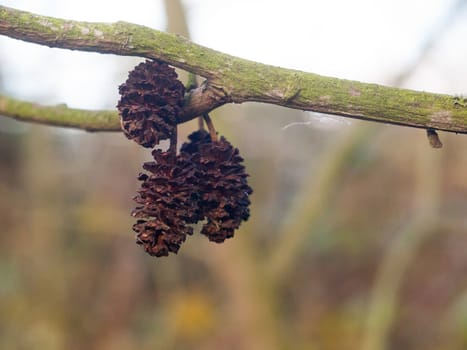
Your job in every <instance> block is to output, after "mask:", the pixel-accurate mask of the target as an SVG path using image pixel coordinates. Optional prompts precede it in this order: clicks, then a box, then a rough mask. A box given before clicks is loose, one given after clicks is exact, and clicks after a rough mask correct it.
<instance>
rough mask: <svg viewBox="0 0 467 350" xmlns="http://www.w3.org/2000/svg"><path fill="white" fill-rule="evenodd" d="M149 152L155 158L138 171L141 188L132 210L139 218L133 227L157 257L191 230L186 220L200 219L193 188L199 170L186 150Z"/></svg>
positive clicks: (177, 244)
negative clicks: (139, 172) (181, 152)
mask: <svg viewBox="0 0 467 350" xmlns="http://www.w3.org/2000/svg"><path fill="white" fill-rule="evenodd" d="M152 154H153V157H154V160H155V161H154V162H147V163H144V164H143V168H144V169H145V170H147V171H148V172H149V174H145V173H142V174H140V175H139V180H140V181H142V184H141V189H140V190H139V191H138V195H137V196H136V197H135V198H134V200H135V201H136V202H137V203H138V204H139V205H138V206H137V207H136V209H135V210H134V211H133V213H132V215H133V216H135V217H137V218H139V219H138V221H137V222H136V224H134V225H133V230H134V231H135V232H136V234H137V235H136V239H137V240H136V242H137V243H138V244H141V245H143V247H144V249H145V250H146V252H147V253H149V254H150V255H154V256H157V257H159V256H167V255H168V254H169V252H172V253H177V252H178V250H179V248H180V245H181V244H182V243H183V242H184V241H185V239H186V236H187V235H191V234H192V233H193V228H192V227H190V226H188V224H191V223H196V222H198V221H199V220H200V219H201V214H200V211H199V208H198V204H197V202H198V199H199V198H198V197H197V192H196V189H197V188H198V179H199V174H198V171H197V169H196V168H195V166H194V163H193V162H192V161H191V156H190V155H188V154H185V155H180V156H175V155H174V154H173V153H171V152H162V151H160V150H154V151H153V152H152Z"/></svg>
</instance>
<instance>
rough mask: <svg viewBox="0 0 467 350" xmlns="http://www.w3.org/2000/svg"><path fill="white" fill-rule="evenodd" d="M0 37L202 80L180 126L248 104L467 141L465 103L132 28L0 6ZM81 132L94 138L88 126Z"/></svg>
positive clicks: (446, 97) (457, 99)
mask: <svg viewBox="0 0 467 350" xmlns="http://www.w3.org/2000/svg"><path fill="white" fill-rule="evenodd" d="M0 34H2V35H6V36H9V37H11V38H16V39H20V40H24V41H28V42H33V43H37V44H41V45H46V46H49V47H58V48H65V49H72V50H81V51H92V52H100V53H111V54H116V55H126V56H141V57H147V58H152V59H159V60H162V61H165V62H167V63H169V64H171V65H173V66H175V67H178V68H181V69H184V70H187V71H189V72H192V73H194V74H197V75H200V76H203V77H205V78H206V79H207V81H206V82H205V84H204V85H203V86H202V87H200V88H199V90H198V91H197V93H196V94H195V95H193V96H190V97H188V100H187V103H188V105H187V107H186V110H187V111H190V112H186V113H184V115H183V116H182V117H181V118H180V121H187V120H190V119H192V118H194V117H196V116H197V115H201V114H203V113H207V112H209V111H210V110H212V109H214V108H216V107H218V106H220V105H222V104H225V103H229V102H235V103H242V102H248V101H251V102H265V103H271V104H276V105H281V106H285V107H288V108H295V109H301V110H307V111H316V112H322V113H327V114H335V115H341V116H344V117H350V118H356V119H364V120H371V121H376V122H383V123H391V124H399V125H404V126H411V127H418V128H425V129H426V128H431V129H438V130H444V131H450V132H458V133H467V99H465V98H460V97H454V96H449V95H443V94H434V93H427V92H419V91H413V90H406V89H397V88H392V87H386V86H381V85H376V84H366V83H361V82H357V81H350V80H343V79H336V78H329V77H323V76H319V75H317V74H312V73H305V72H301V71H297V70H292V69H284V68H280V67H274V66H269V65H264V64H260V63H257V62H252V61H248V60H244V59H240V58H237V57H234V56H230V55H227V54H224V53H221V52H218V51H215V50H212V49H209V48H206V47H203V46H200V45H197V44H195V43H193V42H191V41H189V40H187V39H185V38H183V37H181V36H179V35H175V34H169V33H164V32H160V31H157V30H154V29H151V28H148V27H144V26H140V25H135V24H131V23H125V22H116V23H113V24H109V23H90V22H78V21H71V20H63V19H58V18H53V17H47V16H40V15H36V14H32V13H29V12H25V11H19V10H15V9H11V8H8V7H5V6H0ZM192 104H194V107H193V106H192ZM51 108H53V107H51ZM97 113H99V112H97ZM195 113H197V114H196V115H195ZM62 120H64V119H63V118H62ZM44 122H47V121H44ZM75 126H76V125H75ZM78 127H79V126H78ZM84 128H85V129H91V130H99V127H95V128H94V127H89V125H88V126H87V127H84Z"/></svg>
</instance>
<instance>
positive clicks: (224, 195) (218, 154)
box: [181, 130, 253, 243]
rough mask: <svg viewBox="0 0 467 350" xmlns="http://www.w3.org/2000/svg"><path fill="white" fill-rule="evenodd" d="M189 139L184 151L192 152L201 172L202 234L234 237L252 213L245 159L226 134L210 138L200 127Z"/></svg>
mask: <svg viewBox="0 0 467 350" xmlns="http://www.w3.org/2000/svg"><path fill="white" fill-rule="evenodd" d="M189 139H190V142H189V143H185V144H184V145H183V146H182V148H181V154H184V153H185V154H188V155H191V156H192V157H193V161H194V162H196V165H197V167H198V169H199V171H200V176H201V180H200V181H202V183H201V184H200V189H201V198H200V201H199V206H200V209H201V211H202V213H203V215H204V216H205V217H206V219H207V222H206V223H205V224H204V226H203V228H202V230H201V233H202V234H204V235H206V236H207V237H208V238H209V240H210V241H213V242H217V243H221V242H223V241H224V240H225V239H226V238H231V237H233V235H234V231H235V230H236V229H237V228H238V227H239V226H240V224H241V222H242V221H245V220H247V219H248V217H249V216H250V211H249V209H248V207H249V205H250V200H249V198H248V196H249V195H250V194H251V193H252V192H253V190H252V189H251V187H250V186H248V183H247V180H246V178H247V177H248V174H247V173H246V172H245V167H244V166H243V165H242V162H243V158H242V157H241V156H240V155H239V151H238V149H237V148H235V147H233V146H232V144H230V142H228V141H227V140H226V139H225V138H224V137H221V139H220V140H219V141H211V138H210V136H209V134H208V133H207V132H206V131H204V130H199V131H196V132H194V133H193V134H191V135H190V136H189Z"/></svg>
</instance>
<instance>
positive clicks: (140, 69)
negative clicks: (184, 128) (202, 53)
mask: <svg viewBox="0 0 467 350" xmlns="http://www.w3.org/2000/svg"><path fill="white" fill-rule="evenodd" d="M119 92H120V95H121V98H120V101H118V104H117V108H118V110H119V112H120V122H121V126H122V130H123V132H124V133H125V135H126V137H127V138H129V139H130V140H134V141H135V142H137V143H138V144H140V145H141V146H143V147H151V148H152V147H154V146H155V145H157V144H158V143H159V142H160V141H161V140H165V139H169V138H170V137H171V136H172V135H173V134H174V132H175V128H176V119H177V116H178V115H179V114H180V112H181V110H182V106H183V98H184V94H185V87H184V86H183V84H182V83H181V82H180V81H179V80H178V79H177V73H175V70H174V69H173V68H172V67H170V66H168V65H167V64H166V63H164V62H158V61H146V62H142V63H140V64H139V65H137V66H136V67H135V69H133V70H132V71H131V72H130V74H129V75H128V79H127V81H126V82H125V83H124V84H122V85H120V87H119Z"/></svg>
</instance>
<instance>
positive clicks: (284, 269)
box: [0, 0, 467, 350]
mask: <svg viewBox="0 0 467 350" xmlns="http://www.w3.org/2000/svg"><path fill="white" fill-rule="evenodd" d="M0 2H1V4H2V5H6V6H11V7H15V8H19V9H23V10H27V11H32V12H37V13H40V14H45V15H50V16H58V17H62V18H70V19H76V20H88V21H107V22H111V21H116V20H125V21H130V22H134V23H139V24H143V25H147V26H150V27H153V28H156V29H160V30H169V31H173V32H178V33H181V34H183V35H185V36H190V37H191V38H192V40H194V41H195V42H197V43H199V44H203V45H206V46H208V47H211V48H214V49H217V50H220V51H224V52H227V53H230V54H233V55H236V56H240V57H244V58H248V59H252V60H256V61H259V62H263V63H268V64H273V65H280V66H283V67H287V68H295V69H300V70H305V71H310V72H314V73H318V74H322V75H329V76H336V77H340V78H347V79H354V80H360V81H365V82H372V83H380V84H385V85H391V86H401V87H406V88H411V89H418V90H424V91H433V92H438V93H449V94H456V95H462V94H466V93H467V79H466V78H465V77H466V76H467V65H466V62H467V45H466V44H465V38H466V36H467V6H465V5H466V3H467V1H465V0H462V1H458V0H428V1H426V0H425V1H421V0H414V1H403V0H380V1H369V0H354V1H343V0H340V1H339V0H331V1H324V0H321V1H299V0H288V1H279V0H278V1H270V0H269V1H260V0H257V1H246V0H238V1H227V0H185V1H182V2H180V1H179V0H166V1H162V0H133V1H132V2H115V1H108V0H105V1H104V0H103V1H90V0H89V1H88V0H81V1H73V2H72V1H63V0H61V1H59V0H41V1H34V2H31V1H23V0H11V1H7V0H3V1H0ZM140 61H142V59H138V58H128V57H116V56H111V55H100V54H93V53H82V52H72V51H66V50H59V49H49V48H46V47H41V46H38V45H34V44H29V43H24V42H20V41H17V40H13V39H9V38H4V37H2V38H0V90H1V93H3V94H8V95H11V96H14V97H17V98H21V99H26V100H30V101H36V102H39V103H42V104H55V103H66V104H68V106H70V107H78V108H90V109H97V108H98V109H103V108H115V105H116V103H117V100H118V90H117V87H118V85H119V84H121V83H122V82H123V81H125V79H126V76H127V73H128V71H129V70H131V69H132V67H133V66H135V65H136V64H137V63H138V62H140ZM180 76H181V77H182V79H185V78H186V76H185V75H184V73H183V72H180ZM212 117H213V120H214V123H215V125H216V127H217V129H218V131H219V133H220V134H222V135H225V136H226V137H227V138H228V139H229V140H230V141H231V142H232V143H233V144H234V145H236V146H237V147H238V148H239V149H240V151H241V154H242V155H243V157H244V158H245V163H246V166H247V169H248V172H249V173H250V175H251V176H250V184H251V186H252V187H253V189H254V194H253V195H252V197H251V199H252V208H251V218H250V220H249V221H248V222H247V223H244V224H243V225H242V227H241V229H240V230H238V232H237V233H236V235H235V238H234V239H231V240H227V241H226V242H225V243H224V244H220V245H217V244H215V243H210V242H209V241H208V240H207V239H206V237H204V236H201V235H199V234H195V235H194V236H192V237H188V239H187V241H186V242H185V244H184V245H183V246H182V248H181V250H180V252H179V254H178V255H171V256H170V257H168V258H160V259H155V258H152V257H150V256H148V255H146V254H145V253H144V251H143V250H142V249H141V247H138V246H137V245H135V243H134V233H133V232H132V230H131V226H132V223H133V219H132V218H131V217H130V215H129V213H130V211H131V209H132V208H133V206H134V203H133V202H132V197H133V196H134V194H135V192H136V190H137V188H138V183H137V180H136V176H137V174H138V173H139V172H140V170H141V164H142V162H143V161H146V160H148V159H150V154H149V151H148V150H145V149H142V148H141V147H139V146H138V145H136V144H135V143H133V142H130V141H128V140H127V139H126V138H125V137H124V136H123V135H122V134H120V133H86V132H82V131H76V130H68V129H62V128H54V127H47V126H39V125H33V124H24V123H19V122H16V121H13V120H11V119H8V118H4V117H0V233H1V234H0V348H2V349H49V350H54V349H117V350H120V349H121V350H124V349H143V350H144V349H207V350H210V349H260V350H261V349H268V350H276V349H277V350H279V349H312V350H313V349H346V350H351V349H363V350H383V349H402V350H405V349H425V350H435V349H465V348H467V235H466V233H467V216H466V210H467V181H466V174H467V137H466V136H464V135H455V134H448V133H440V137H441V139H442V142H443V143H444V148H442V149H433V148H431V147H430V146H429V144H428V141H427V139H426V136H425V132H424V131H423V130H418V129H410V128H404V127H397V126H389V125H382V124H375V123H370V122H359V121H354V120H350V119H342V118H337V117H332V116H326V115H320V114H316V113H308V112H302V111H295V110H289V109H285V108H281V107H276V106H270V105H263V104H243V105H231V106H225V107H222V108H220V109H219V110H217V111H215V112H214V113H213V114H212ZM195 128H196V122H190V123H187V124H185V125H182V126H181V127H180V135H181V136H180V139H181V140H183V138H184V137H186V135H187V134H188V133H190V132H191V131H192V130H194V129H195Z"/></svg>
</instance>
